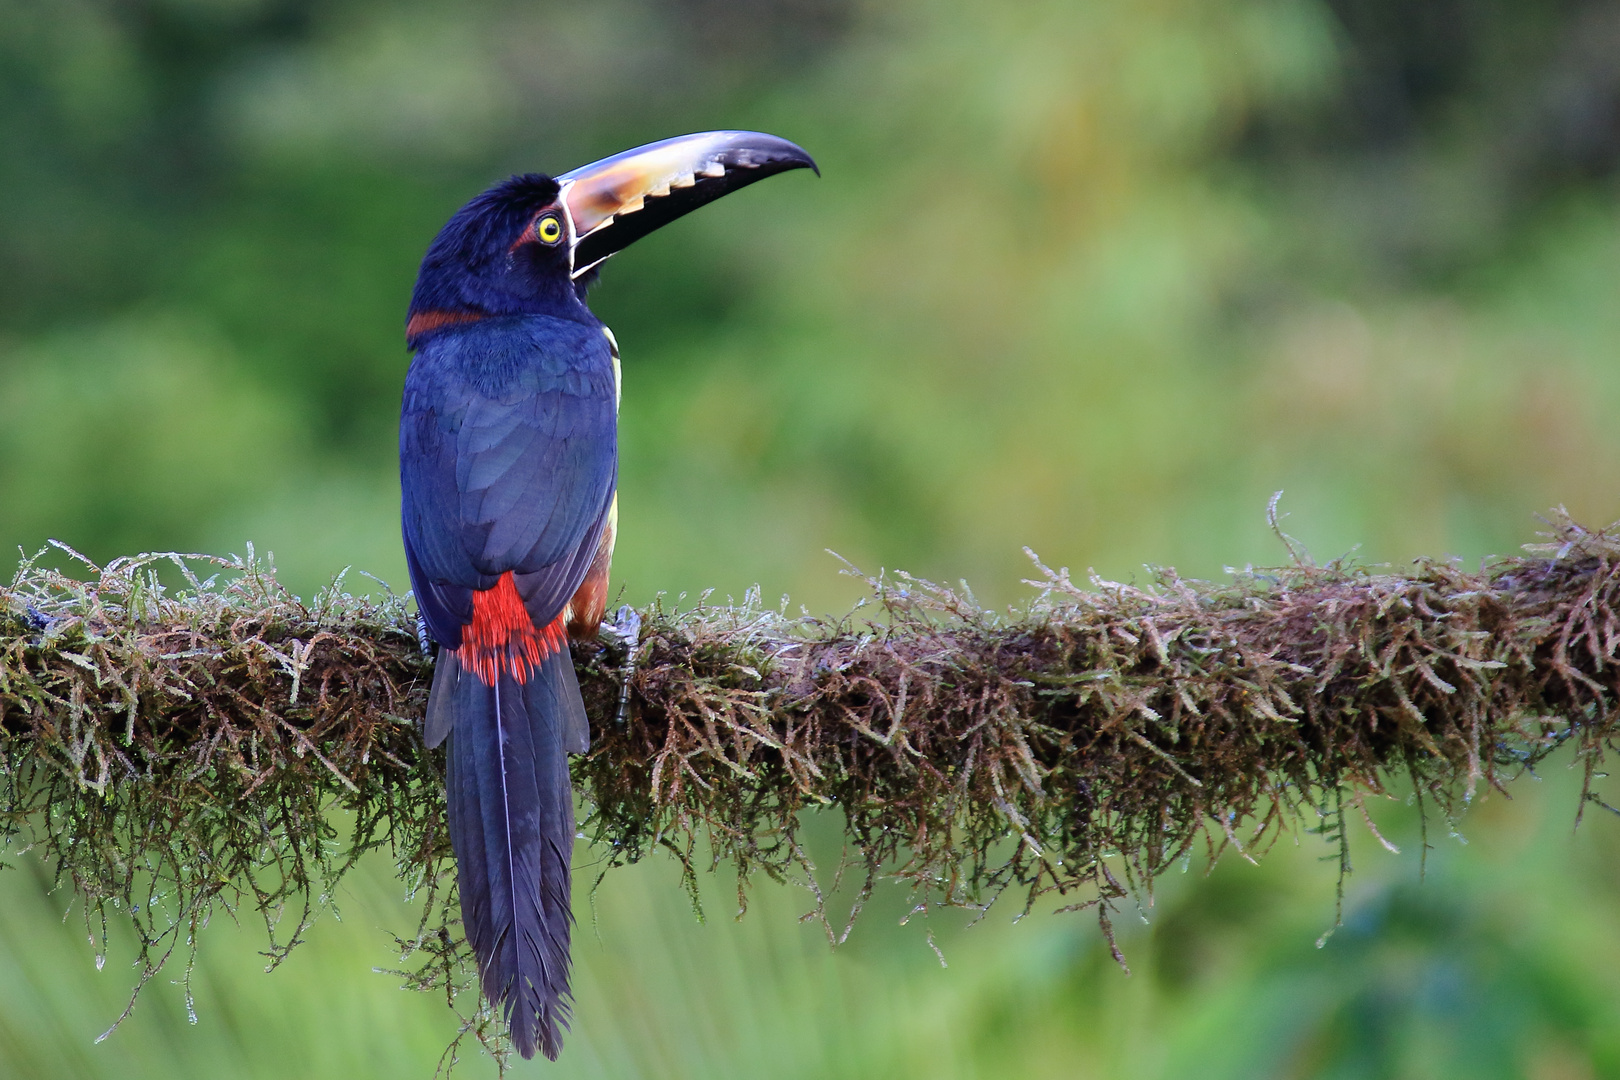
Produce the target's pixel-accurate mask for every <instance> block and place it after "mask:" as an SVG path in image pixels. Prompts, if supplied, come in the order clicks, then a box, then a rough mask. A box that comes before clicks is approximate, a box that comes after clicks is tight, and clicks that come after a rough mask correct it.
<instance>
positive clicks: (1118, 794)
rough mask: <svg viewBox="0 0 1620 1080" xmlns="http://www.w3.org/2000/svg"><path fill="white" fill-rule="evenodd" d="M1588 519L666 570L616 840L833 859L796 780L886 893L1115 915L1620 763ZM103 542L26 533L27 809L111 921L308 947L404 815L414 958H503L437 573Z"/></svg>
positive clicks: (703, 851)
mask: <svg viewBox="0 0 1620 1080" xmlns="http://www.w3.org/2000/svg"><path fill="white" fill-rule="evenodd" d="M1554 529H1555V532H1554V534H1553V535H1552V536H1551V538H1550V540H1551V542H1549V543H1548V544H1544V545H1540V546H1537V547H1535V548H1534V549H1533V550H1532V551H1531V553H1530V554H1528V555H1526V556H1521V557H1516V558H1507V559H1501V560H1498V561H1496V562H1494V563H1493V564H1491V565H1490V566H1488V567H1487V568H1486V569H1484V570H1483V571H1481V572H1479V573H1470V572H1466V571H1464V570H1462V569H1461V568H1459V567H1458V566H1455V565H1453V564H1450V563H1442V562H1421V563H1419V564H1417V565H1416V566H1415V567H1414V568H1413V570H1412V571H1411V572H1410V573H1407V574H1391V573H1385V572H1379V571H1376V570H1374V569H1370V568H1366V567H1357V566H1351V565H1341V564H1334V565H1331V566H1327V567H1315V566H1311V565H1308V564H1306V563H1304V562H1303V561H1300V562H1297V563H1296V564H1295V565H1292V566H1288V567H1284V568H1281V569H1277V570H1268V571H1264V572H1250V573H1246V574H1242V575H1238V576H1236V577H1235V578H1234V579H1233V580H1232V581H1230V582H1229V583H1226V584H1220V585H1211V584H1207V583H1201V582H1191V581H1185V580H1182V579H1180V578H1178V577H1176V576H1175V575H1174V574H1173V573H1170V572H1165V573H1163V574H1161V575H1160V576H1159V577H1158V578H1157V580H1155V581H1154V582H1152V583H1151V584H1150V585H1148V586H1145V587H1137V586H1130V585H1122V584H1117V583H1110V582H1104V581H1095V580H1094V581H1092V582H1091V583H1090V586H1089V587H1086V588H1081V587H1077V586H1076V585H1075V584H1074V583H1073V582H1071V581H1070V579H1069V577H1068V575H1067V573H1066V572H1064V571H1051V570H1048V569H1046V568H1045V567H1040V566H1039V563H1037V564H1036V565H1037V567H1039V569H1040V571H1041V578H1040V580H1038V581H1036V582H1032V584H1034V585H1035V586H1036V587H1037V589H1038V590H1039V593H1038V597H1037V599H1036V600H1035V601H1034V602H1033V603H1032V604H1031V605H1030V607H1029V609H1028V611H1027V612H1025V613H1024V614H1022V615H1020V616H1017V617H1010V616H1000V615H997V614H995V613H992V612H988V611H985V610H982V609H981V608H979V607H978V606H977V605H976V604H974V603H973V602H972V601H971V599H970V598H967V597H965V596H962V595H959V594H957V593H955V592H953V591H951V590H949V589H945V588H941V587H939V586H936V585H932V584H929V583H927V582H923V581H919V580H917V579H914V578H911V577H909V576H907V575H905V574H898V575H891V576H889V577H886V578H884V579H877V580H872V581H871V582H870V586H871V589H872V601H873V604H874V605H875V608H874V616H873V617H871V618H856V617H854V616H851V617H847V618H845V619H842V620H836V621H834V620H819V619H808V618H806V619H794V618H788V617H786V616H785V615H784V614H782V613H781V612H779V611H774V610H770V609H765V608H762V607H761V606H760V605H759V604H758V601H757V597H751V598H750V599H749V601H748V602H745V603H744V604H743V605H741V606H738V607H712V606H708V605H706V604H703V605H699V606H698V607H697V608H695V609H692V610H687V611H670V610H665V609H663V608H662V607H656V606H655V607H654V608H653V609H652V610H650V611H647V612H644V613H643V629H642V633H641V637H640V641H639V644H638V645H637V648H636V656H635V660H636V664H635V669H634V675H633V677H632V678H631V686H630V693H629V695H628V698H627V707H625V708H622V709H621V707H620V703H621V685H620V679H621V671H622V670H623V669H624V663H625V656H624V651H623V650H622V649H620V648H614V647H603V646H596V645H589V646H576V660H577V661H578V662H579V663H580V670H581V680H582V685H583V687H584V690H585V694H586V700H587V706H588V708H589V711H590V713H591V717H592V725H593V732H594V741H593V744H592V749H591V752H590V754H589V755H588V756H585V757H582V758H579V759H577V760H576V762H575V766H574V777H575V782H576V785H577V788H578V791H579V794H580V796H581V798H582V800H583V801H584V804H585V806H586V811H587V817H586V823H585V825H584V829H585V830H586V832H587V834H588V835H589V836H590V837H591V838H592V839H593V840H594V841H596V842H598V843H600V844H602V845H605V850H606V851H607V852H608V853H609V858H608V861H609V862H611V863H622V862H627V861H633V860H635V859H638V858H640V857H641V856H643V855H644V854H646V853H648V852H649V851H651V850H652V849H653V848H655V847H662V848H665V849H667V850H669V851H671V852H673V853H674V854H675V855H676V857H678V858H679V859H680V860H681V861H682V863H683V865H684V866H685V867H686V871H687V873H688V875H689V877H690V880H691V881H693V882H694V883H695V880H696V878H695V875H696V874H697V873H698V872H699V870H701V869H704V868H705V867H707V866H712V865H717V864H719V863H723V862H730V863H732V864H733V865H735V866H736V867H737V869H738V870H739V871H741V876H742V878H743V879H746V878H747V877H748V876H749V875H750V874H751V873H752V872H754V871H756V870H762V871H764V872H766V873H768V874H770V875H772V876H781V875H784V874H788V873H794V872H799V871H803V872H807V873H811V880H812V881H813V880H814V877H813V872H812V868H811V867H810V864H809V860H808V858H807V856H806V855H805V853H804V851H803V848H802V846H801V844H800V841H799V833H798V827H799V814H800V811H802V810H804V809H807V808H811V807H824V806H836V807H838V808H840V809H841V810H842V812H843V815H844V818H845V821H846V827H847V832H848V843H849V849H850V851H851V852H852V853H853V855H852V856H851V861H852V862H853V865H854V867H855V868H856V869H857V870H858V871H859V872H861V873H862V874H863V875H864V878H863V885H862V888H861V890H860V893H859V896H860V897H861V898H864V897H865V895H866V894H867V893H869V891H870V890H871V889H872V888H873V887H875V886H876V884H877V883H878V881H879V879H880V878H881V877H883V876H884V875H893V876H894V877H896V878H897V879H898V880H900V881H901V882H902V883H904V885H905V886H906V887H908V888H909V889H910V890H912V892H913V893H914V896H915V900H916V902H917V904H918V905H919V906H920V907H922V908H924V909H926V908H928V907H931V906H934V905H941V904H945V905H954V906H962V907H969V908H983V907H984V906H986V905H988V904H989V903H990V902H992V901H993V900H995V899H996V898H997V897H998V896H1001V895H1003V893H1004V891H1005V890H1007V889H1009V888H1012V889H1014V890H1016V894H1017V895H1018V897H1019V899H1020V902H1021V903H1023V904H1024V905H1026V907H1027V906H1028V905H1030V904H1033V903H1034V902H1035V901H1036V900H1037V899H1039V898H1040V897H1041V896H1043V895H1046V894H1049V893H1057V894H1060V895H1061V896H1062V897H1064V898H1065V899H1064V903H1065V904H1067V905H1069V906H1072V907H1074V908H1089V909H1092V910H1094V911H1095V912H1096V914H1097V917H1098V918H1099V920H1100V922H1101V924H1102V926H1103V929H1104V931H1105V932H1107V931H1108V927H1109V924H1108V915H1109V911H1110V909H1111V906H1112V902H1113V901H1115V900H1117V899H1118V898H1120V897H1122V896H1124V895H1125V894H1126V893H1127V892H1128V891H1129V890H1130V889H1131V888H1133V887H1143V886H1145V885H1148V884H1149V883H1151V882H1152V880H1153V879H1154V878H1155V876H1156V875H1158V874H1159V873H1161V872H1162V871H1163V870H1164V869H1166V868H1167V867H1168V866H1170V865H1172V864H1173V863H1175V862H1176V861H1178V860H1179V859H1180V858H1181V857H1182V856H1183V855H1184V854H1186V853H1188V852H1189V851H1191V850H1193V849H1195V848H1197V849H1200V850H1203V851H1205V852H1207V853H1209V854H1210V855H1212V856H1213V855H1218V854H1219V853H1220V852H1221V851H1222V850H1223V849H1225V848H1227V847H1236V848H1239V849H1240V850H1242V851H1244V852H1245V853H1249V854H1258V853H1259V852H1261V851H1263V850H1264V848H1265V846H1266V844H1267V843H1268V841H1269V840H1270V839H1272V838H1274V837H1275V836H1276V835H1277V832H1278V829H1279V827H1280V826H1281V825H1283V824H1285V823H1289V822H1293V821H1304V822H1306V823H1307V824H1311V825H1314V824H1315V823H1317V822H1319V821H1322V820H1325V821H1327V822H1328V827H1327V828H1326V829H1325V832H1326V834H1327V835H1328V837H1329V839H1330V840H1332V841H1334V842H1337V843H1338V844H1340V846H1341V852H1342V845H1343V838H1344V835H1345V827H1346V818H1347V815H1351V814H1361V813H1362V812H1361V811H1360V807H1361V800H1362V796H1363V794H1364V793H1367V792H1379V791H1383V790H1384V789H1385V788H1386V787H1387V786H1389V785H1391V784H1392V783H1400V784H1407V783H1410V784H1411V785H1413V786H1414V787H1415V789H1416V790H1417V792H1418V793H1419V795H1420V797H1421V798H1423V799H1424V800H1425V802H1426V804H1427V805H1428V807H1429V808H1430V809H1433V810H1438V811H1439V812H1441V813H1442V814H1445V815H1452V814H1455V813H1457V812H1459V810H1460V808H1461V807H1462V805H1463V804H1464V803H1465V802H1466V800H1467V799H1468V798H1469V797H1471V795H1472V794H1473V793H1474V792H1475V791H1476V790H1477V789H1478V788H1479V787H1480V786H1482V785H1500V784H1502V783H1504V782H1505V781H1506V780H1507V779H1509V778H1510V777H1511V776H1512V775H1514V774H1515V773H1516V772H1517V771H1519V770H1521V769H1522V768H1524V767H1525V766H1526V765H1527V764H1530V763H1533V762H1534V761H1536V760H1537V759H1539V758H1540V757H1541V756H1543V755H1544V754H1546V753H1548V752H1549V751H1550V750H1551V749H1552V748H1554V747H1556V746H1558V745H1561V744H1563V743H1565V742H1570V743H1573V744H1574V745H1575V747H1576V752H1577V753H1578V754H1580V755H1581V756H1582V757H1583V758H1584V761H1585V762H1586V765H1587V770H1588V776H1590V775H1591V771H1592V769H1593V768H1594V767H1595V766H1596V764H1597V762H1598V760H1599V759H1600V757H1601V755H1602V753H1603V751H1604V750H1605V748H1606V747H1607V746H1608V745H1609V742H1610V740H1611V739H1612V738H1613V735H1614V731H1615V726H1616V716H1617V712H1616V709H1617V706H1620V666H1617V665H1620V654H1617V649H1620V540H1617V539H1616V537H1615V536H1614V535H1612V534H1610V533H1593V532H1588V531H1586V530H1584V529H1582V528H1580V527H1579V526H1577V525H1575V524H1574V523H1573V522H1570V521H1568V520H1567V519H1563V518H1560V520H1559V521H1558V522H1557V523H1556V525H1555V527H1554ZM250 556H251V553H250ZM165 563H172V564H173V565H174V566H176V567H179V568H180V570H181V572H182V573H183V574H184V576H185V581H186V584H185V587H184V588H182V589H179V590H176V591H168V590H165V589H164V588H162V587H161V585H160V584H159V580H158V575H157V573H156V570H157V568H158V567H159V565H161V564H165ZM80 565H81V566H82V568H83V570H84V571H85V573H84V574H83V575H81V577H82V580H81V579H80V578H75V577H73V576H69V575H67V574H63V573H59V572H56V571H52V570H47V569H44V568H43V567H41V566H40V565H39V563H38V561H29V562H26V563H24V565H23V566H22V568H21V569H20V570H19V571H18V573H17V575H16V577H15V579H14V580H13V582H12V584H11V586H10V587H9V588H7V589H5V590H3V591H0V770H3V771H0V830H3V831H4V838H5V840H6V841H7V842H8V843H9V844H11V845H13V846H19V845H24V844H31V845H34V846H36V847H37V848H39V849H40V850H41V851H42V852H43V854H44V855H45V857H46V858H47V859H48V860H49V861H50V862H51V864H52V865H54V866H55V867H56V869H57V873H58V876H59V879H60V880H62V881H65V882H69V883H71V885H72V887H73V889H74V890H75V891H76V892H77V893H78V894H79V895H80V896H81V897H82V898H83V900H84V911H85V916H86V918H87V920H88V922H89V925H90V926H91V928H92V931H93V934H94V935H95V936H97V937H99V938H100V939H101V940H103V941H104V940H105V936H106V925H107V919H108V918H109V916H111V917H114V918H119V919H124V920H128V921H129V922H130V923H131V924H132V925H133V926H134V927H135V929H136V931H137V933H138V934H139V940H140V941H141V943H142V960H143V962H144V965H145V975H144V976H143V981H144V979H145V978H150V977H151V975H152V974H153V973H155V972H156V971H157V970H158V968H159V967H160V966H161V965H162V963H163V962H164V960H165V959H167V958H168V957H169V956H170V954H171V953H172V952H173V950H174V949H175V948H176V947H177V946H178V945H185V946H187V947H188V948H189V944H190V942H191V941H192V940H193V934H194V931H195V930H196V929H197V928H198V926H200V925H201V924H202V923H203V922H205V921H206V920H207V919H208V918H209V917H210V915H211V914H213V913H215V912H218V911H221V910H223V911H228V912H231V913H232V914H237V913H245V912H248V911H253V912H257V913H258V914H259V915H260V916H262V917H263V918H264V920H265V923H266V926H267V929H268V930H269V932H270V934H271V937H272V941H273V943H274V944H273V947H272V962H273V963H274V962H275V961H276V960H277V959H279V957H280V956H281V955H284V953H285V950H286V949H288V948H291V947H292V946H293V945H294V944H296V943H297V941H298V936H299V933H300V931H301V930H302V929H303V927H304V926H305V925H307V922H308V919H309V918H310V917H311V916H312V914H313V913H314V912H315V911H316V910H318V908H319V907H320V905H321V903H322V902H323V901H324V898H325V897H327V896H330V895H331V893H332V891H333V887H334V885H335V883H336V881H337V880H338V878H340V877H341V876H342V874H343V873H344V872H345V871H346V870H347V869H348V868H349V867H350V866H351V865H352V864H353V862H354V861H355V860H356V859H357V858H359V857H360V856H361V855H363V854H365V853H366V852H368V851H372V850H377V849H385V850H387V851H388V852H389V853H390V854H391V855H392V857H393V858H395V859H396V861H397V862H398V864H399V866H400V869H401V873H402V875H403V876H404V877H405V878H406V879H407V881H408V882H410V884H411V887H412V889H413V890H416V891H419V892H420V893H421V895H422V896H423V897H424V899H425V903H424V905H423V921H422V924H421V927H420V928H419V932H418V934H417V936H416V937H415V938H414V939H413V940H411V941H405V942H401V943H400V944H401V949H402V952H403V953H404V954H405V956H406V961H405V962H406V964H407V965H408V966H409V968H410V970H409V971H408V972H407V975H408V978H409V980H410V981H411V982H412V983H413V984H414V985H417V986H419V987H421V988H424V989H435V988H436V989H441V990H444V991H446V992H447V993H449V994H450V995H451V996H452V998H453V996H454V994H455V993H456V992H457V991H458V990H459V989H461V988H464V987H465V986H466V985H467V972H468V970H469V969H468V968H467V967H466V964H465V960H466V956H465V949H464V946H463V945H462V943H461V940H460V937H459V933H458V931H457V927H456V902H455V897H454V892H453V881H454V875H453V874H451V873H449V850H448V844H447V842H446V838H445V835H446V834H445V828H444V820H443V815H444V803H443V798H442V791H441V777H440V771H439V765H440V760H441V759H440V757H439V755H438V754H437V753H429V752H427V751H425V750H424V749H423V748H422V745H421V742H420V740H419V737H418V733H417V722H418V720H419V718H420V715H421V711H422V706H423V703H424V700H425V696H426V690H427V683H428V677H429V675H430V672H431V667H430V663H429V662H428V661H427V660H426V659H424V658H423V657H422V656H421V654H420V653H419V651H418V648H417V643H416V641H415V636H414V630H413V624H412V621H411V619H410V617H409V614H408V611H407V607H406V604H405V602H404V601H403V600H402V599H399V598H389V599H386V600H383V601H380V602H379V601H373V600H367V599H361V598H356V597H353V596H350V595H348V594H346V593H344V592H343V591H342V588H341V582H339V583H338V584H336V585H334V587H333V588H331V589H329V590H327V591H326V592H324V593H322V594H321V595H320V596H318V597H317V598H315V600H314V601H312V602H310V603H307V604H306V603H304V602H301V601H300V600H298V599H297V598H295V597H293V596H291V595H290V594H288V593H287V592H286V591H285V590H284V589H282V588H281V587H280V586H279V585H278V584H277V583H276V582H275V580H274V577H273V576H272V575H271V574H270V573H268V572H267V571H266V570H265V569H264V568H263V567H262V566H260V565H259V564H258V563H256V562H254V561H253V560H252V558H251V557H250V558H248V559H231V560H224V559H210V558H204V557H196V556H187V557H183V558H182V557H179V556H172V555H162V556H158V555H144V556H139V557H135V558H128V559H120V560H116V561H114V562H113V563H111V564H109V565H107V566H105V567H99V566H93V565H91V564H90V563H89V562H88V561H85V560H80ZM199 566H202V567H207V568H209V569H210V570H211V572H212V573H213V574H214V576H212V577H210V578H209V579H208V580H206V581H204V580H200V579H199V578H198V577H197V576H195V573H194V570H193V568H195V567H199ZM1589 797H1590V796H1589ZM1362 816H1364V815H1362ZM338 822H343V823H344V826H343V828H344V834H343V835H341V836H340V835H339V834H338V832H337V824H336V823H338ZM1369 825H1370V821H1369ZM859 906H860V905H859V901H857V903H856V905H855V910H856V911H858V910H859ZM289 910H290V911H292V912H294V913H295V917H294V918H293V919H291V920H290V921H291V923H292V925H291V926H290V927H289V926H287V925H285V920H283V917H282V916H283V912H285V911H289ZM819 914H821V915H822V917H823V919H824V920H825V918H826V912H825V911H822V912H819ZM850 917H851V918H853V913H852V914H851V916H850ZM827 928H828V933H829V936H834V937H836V936H837V927H835V926H834V925H833V924H832V923H830V922H829V923H827ZM468 1030H470V1031H474V1032H477V1033H479V1034H480V1035H481V1036H483V1037H487V1035H488V1031H489V1028H488V1017H487V1016H485V1015H482V1014H471V1015H469V1017H468Z"/></svg>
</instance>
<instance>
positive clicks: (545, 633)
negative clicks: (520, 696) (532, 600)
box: [456, 570, 568, 686]
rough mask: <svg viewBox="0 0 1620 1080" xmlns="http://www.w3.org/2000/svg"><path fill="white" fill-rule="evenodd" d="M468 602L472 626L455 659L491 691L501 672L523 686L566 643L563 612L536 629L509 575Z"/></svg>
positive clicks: (465, 629) (464, 633) (464, 631)
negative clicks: (533, 672) (534, 670)
mask: <svg viewBox="0 0 1620 1080" xmlns="http://www.w3.org/2000/svg"><path fill="white" fill-rule="evenodd" d="M472 600H473V616H472V622H470V623H468V624H467V625H466V626H464V627H462V628H461V648H459V649H457V650H456V658H457V659H458V660H460V661H461V666H462V667H463V668H465V669H466V670H468V671H470V672H472V673H473V674H474V675H477V676H478V679H479V681H480V682H482V683H483V684H484V685H485V686H494V685H495V680H496V678H497V676H498V675H499V673H500V672H502V671H505V672H508V673H509V674H510V675H511V676H512V678H513V679H515V680H517V681H518V682H520V683H526V682H528V681H529V674H530V672H531V671H532V670H533V669H534V668H537V667H539V666H540V661H542V660H544V659H545V658H546V657H548V656H550V655H551V654H552V653H554V652H556V651H558V650H559V649H562V648H564V647H565V646H566V645H567V644H568V631H567V630H566V629H565V628H564V619H565V617H566V613H564V614H563V615H558V616H557V617H556V618H555V619H553V620H552V621H551V623H550V624H549V625H547V626H544V627H538V626H535V625H534V620H533V619H531V618H529V610H528V609H527V608H525V607H524V606H523V598H522V597H521V596H519V595H518V591H517V583H516V582H514V581H513V580H512V571H510V570H508V571H507V572H506V573H504V574H502V575H501V578H500V580H499V581H497V582H496V583H495V587H494V588H492V589H484V590H483V591H482V592H475V593H473V597H472Z"/></svg>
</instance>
